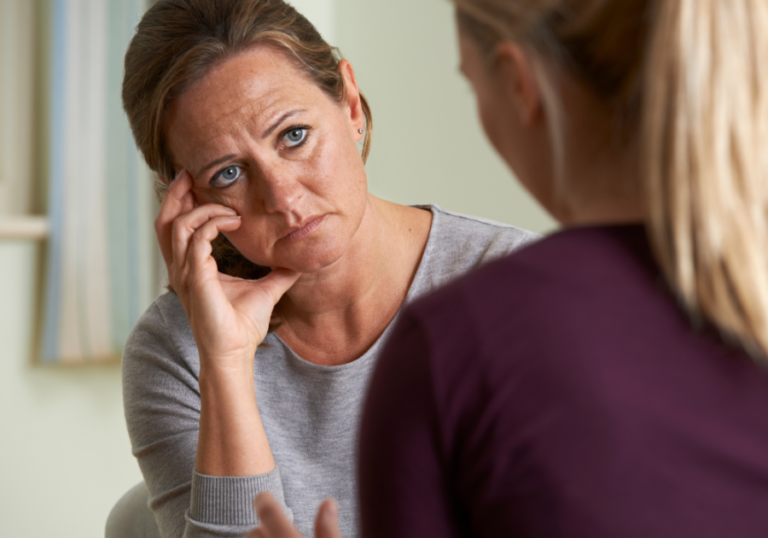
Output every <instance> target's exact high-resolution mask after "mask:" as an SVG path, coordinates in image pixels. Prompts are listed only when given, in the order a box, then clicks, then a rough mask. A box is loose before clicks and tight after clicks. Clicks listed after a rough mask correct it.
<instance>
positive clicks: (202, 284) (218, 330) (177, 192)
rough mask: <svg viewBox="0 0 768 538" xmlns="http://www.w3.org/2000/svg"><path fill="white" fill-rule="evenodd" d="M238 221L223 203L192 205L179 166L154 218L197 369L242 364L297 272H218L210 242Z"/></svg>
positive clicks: (249, 357)
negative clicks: (250, 275)
mask: <svg viewBox="0 0 768 538" xmlns="http://www.w3.org/2000/svg"><path fill="white" fill-rule="evenodd" d="M239 226H240V217H239V216H238V215H237V214H236V213H235V211H234V210H232V209H230V208H228V207H225V206H222V205H218V204H206V205H202V206H199V207H195V199H194V195H193V193H192V178H191V176H190V175H189V173H188V172H186V171H184V170H183V171H182V172H180V173H179V175H178V176H176V179H175V180H174V181H173V182H172V183H171V186H170V188H169V189H168V194H167V195H166V197H165V200H163V203H162V206H161V207H160V212H159V214H158V216H157V219H156V220H155V231H156V233H157V239H158V242H159V243H160V250H161V251H162V253H163V258H164V259H165V265H166V267H167V268H168V280H169V281H170V284H171V286H172V287H173V289H174V291H175V292H176V293H177V294H178V296H179V299H180V300H181V303H182V305H183V306H184V310H185V311H186V312H187V317H188V318H189V322H190V325H191V327H192V333H193V334H194V336H195V341H196V343H197V347H198V350H199V352H200V361H201V368H214V369H217V370H218V369H222V370H229V369H242V368H243V367H246V368H247V367H248V364H250V361H252V360H253V357H254V355H255V353H256V348H257V347H258V345H259V344H260V343H261V342H262V341H263V340H264V338H265V337H266V335H267V330H268V328H269V320H270V317H271V315H272V310H273V308H274V306H275V304H276V303H277V301H279V300H280V297H282V295H283V294H284V293H285V292H286V291H287V290H288V289H289V288H290V287H291V286H292V285H293V284H294V283H295V282H296V280H297V279H298V277H299V273H297V272H295V271H291V270H288V269H280V268H276V269H273V270H272V272H271V273H270V274H269V275H268V276H266V277H264V278H262V279H259V280H255V281H251V280H243V279H239V278H235V277H231V276H228V275H224V274H222V273H219V271H218V268H217V266H216V261H215V260H214V259H213V257H212V256H211V252H212V248H211V241H213V240H214V239H215V238H216V237H217V236H218V234H219V232H231V231H234V230H236V229H237V228H238V227H239Z"/></svg>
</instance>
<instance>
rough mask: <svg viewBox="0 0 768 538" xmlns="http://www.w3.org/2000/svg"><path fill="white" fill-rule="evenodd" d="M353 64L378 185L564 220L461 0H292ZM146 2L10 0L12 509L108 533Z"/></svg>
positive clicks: (1, 363) (132, 291)
mask: <svg viewBox="0 0 768 538" xmlns="http://www.w3.org/2000/svg"><path fill="white" fill-rule="evenodd" d="M291 3H293V4H294V5H295V6H296V7H297V8H298V9H299V11H301V12H302V13H304V14H305V15H306V16H307V17H308V18H309V19H310V20H311V21H312V22H313V23H314V24H315V25H316V26H317V27H318V29H319V30H320V31H321V33H322V34H323V36H324V37H325V38H326V39H327V40H328V41H329V42H330V43H331V44H335V45H336V46H338V47H339V48H340V49H341V52H342V54H343V55H344V56H345V57H346V58H347V59H349V60H350V62H351V63H352V65H353V66H354V68H355V70H356V73H357V79H358V83H359V85H360V87H361V88H362V90H363V91H364V92H365V94H366V95H367V97H368V99H369V101H370V103H371V107H372V109H373V116H374V122H375V135H374V138H373V149H372V153H371V156H370V159H369V161H368V173H369V182H370V190H371V191H372V192H373V193H374V194H376V195H378V196H381V197H383V198H387V199H389V200H393V201H397V202H401V203H407V204H417V203H437V204H438V205H440V206H442V207H443V208H446V209H449V210H452V211H456V212H460V213H467V214H472V215H478V216H482V217H485V218H489V219H493V220H498V221H502V222H507V223H511V224H514V225H517V226H520V227H523V228H528V229H530V230H534V231H538V232H546V231H549V230H551V229H553V228H554V224H553V221H552V220H551V219H550V218H549V217H548V216H547V215H545V214H544V213H543V212H542V210H541V209H540V208H539V207H538V206H537V205H536V204H535V203H534V202H533V201H532V200H531V198H530V197H529V196H528V195H527V194H526V193H525V192H524V191H523V190H522V189H521V188H520V187H518V186H517V185H516V183H515V182H514V180H513V178H512V176H511V175H510V174H509V172H508V171H507V170H506V168H505V167H504V165H503V164H502V162H501V161H500V159H499V158H498V157H497V156H496V155H495V154H494V153H493V151H492V149H491V148H490V146H489V145H488V143H487V142H486V140H485V138H484V136H483V134H482V131H481V128H480V125H479V122H478V120H477V118H476V114H475V105H474V98H473V96H472V93H471V90H470V87H469V85H468V84H467V82H465V81H464V80H463V79H462V77H461V76H460V75H459V73H458V54H457V44H456V37H455V31H454V23H453V16H452V9H451V6H450V3H449V2H448V0H418V1H413V0H386V1H382V0H293V2H291ZM146 7H147V6H146V1H145V0H0V404H1V405H0V431H1V432H2V442H1V443H0V466H1V468H0V477H1V478H0V521H1V522H2V530H1V531H0V533H1V534H2V535H3V536H13V537H15V538H26V537H29V538H32V537H34V538H42V537H56V538H75V537H77V538H83V537H90V536H103V532H104V531H103V529H104V523H105V520H106V517H107V514H108V513H109V510H110V509H111V507H112V505H113V504H114V503H115V501H116V500H117V499H118V498H119V497H120V496H121V495H122V494H123V493H124V492H125V491H126V490H127V489H128V488H130V487H131V486H132V485H133V484H135V483H136V482H138V481H139V480H141V475H140V473H139V470H138V466H137V464H136V462H135V460H134V459H133V457H132V456H131V454H130V445H129V442H128V437H127V434H126V432H125V425H124V421H123V411H122V403H121V394H120V366H119V357H120V349H121V345H122V341H123V340H124V338H125V335H126V334H127V332H128V331H129V330H130V327H131V326H132V324H133V323H134V322H135V320H136V318H137V317H138V316H139V315H140V313H141V312H142V311H143V310H144V309H145V308H146V307H147V306H148V304H149V303H150V302H151V301H152V299H153V298H154V297H155V296H156V294H157V293H158V292H159V290H160V286H161V282H159V280H160V277H159V275H160V270H159V264H158V262H159V260H158V257H157V256H156V252H155V246H154V243H153V237H152V231H151V222H152V219H153V218H154V211H155V202H154V200H153V195H152V193H151V178H150V174H149V172H148V171H147V170H146V169H145V168H144V166H143V163H142V162H141V160H140V158H139V156H138V155H137V154H136V151H135V148H134V147H133V142H132V140H131V137H130V132H129V130H128V126H127V121H126V120H125V117H124V115H123V113H122V110H121V108H120V82H121V76H122V55H123V54H124V51H125V48H126V46H127V44H128V41H129V40H130V37H131V34H132V31H133V29H134V28H135V25H136V24H137V22H138V20H139V18H140V16H141V14H142V12H143V10H144V9H145V8H146Z"/></svg>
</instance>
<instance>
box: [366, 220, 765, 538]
mask: <svg viewBox="0 0 768 538" xmlns="http://www.w3.org/2000/svg"><path fill="white" fill-rule="evenodd" d="M359 472H360V495H361V510H362V530H363V536H364V537H365V538H375V537H378V536H381V537H387V538H392V537H409V536H414V537H443V536H446V537H447V536H514V537H521V538H522V537H534V536H535V537H547V538H560V537H568V538H575V537H583V538H602V537H605V538H608V537H610V538H617V537H621V538H624V537H627V538H628V537H637V538H664V537H670V538H688V537H690V538H709V537H729V538H731V537H733V538H766V537H768V373H766V370H765V369H762V368H760V367H758V366H756V365H755V363H754V362H753V361H752V360H751V359H750V358H749V357H747V356H746V355H745V354H744V353H741V352H738V351H734V350H732V349H729V348H728V347H726V346H725V345H723V344H722V343H721V341H720V339H719V338H718V337H717V335H716V334H715V333H714V332H713V331H707V330H698V331H697V330H694V329H692V326H691V323H690V322H689V321H688V319H687V317H686V316H685V315H684V314H683V313H682V312H681V310H680V309H679V308H678V307H677V305H676V302H675V300H674V299H673V298H672V297H671V296H670V294H669V293H667V292H666V291H665V286H664V284H663V280H662V278H661V276H660V273H659V271H658V269H657V268H656V266H655V264H654V262H653V260H652V257H651V254H650V251H649V248H648V243H647V241H646V238H645V234H644V230H643V228H642V227H640V226H616V227H592V228H577V229H571V230H566V231H563V232H559V233H557V234H555V235H553V236H550V237H549V238H547V239H544V240H542V241H541V242H539V243H537V244H534V245H532V246H530V247H528V248H526V249H524V250H522V251H519V252H517V253H515V254H513V255H511V256H509V257H507V258H504V259H503V260H500V261H497V262H494V263H492V264H490V265H487V266H485V267H484V268H482V269H480V270H478V271H477V272H475V273H473V274H471V275H469V276H467V277H464V278H462V279H461V280H459V281H457V282H455V283H454V284H452V285H450V286H448V287H447V288H444V289H442V290H440V291H438V292H437V293H435V294H433V295H431V296H428V297H426V298H424V299H422V300H420V301H418V302H416V303H414V304H413V305H411V306H410V307H409V308H408V309H407V310H406V312H405V313H404V314H403V316H402V318H401V320H400V322H399V324H398V327H397V329H396V331H395V333H394V334H393V335H392V338H391V340H390V342H389V344H388V345H387V347H386V349H385V351H384V353H383V356H382V357H381V359H380V362H379V364H378V366H377V369H376V372H375V374H374V378H373V381H372V384H371V388H370V394H369V397H368V401H367V404H366V406H365V411H364V417H363V426H362V432H361V446H360V471H359Z"/></svg>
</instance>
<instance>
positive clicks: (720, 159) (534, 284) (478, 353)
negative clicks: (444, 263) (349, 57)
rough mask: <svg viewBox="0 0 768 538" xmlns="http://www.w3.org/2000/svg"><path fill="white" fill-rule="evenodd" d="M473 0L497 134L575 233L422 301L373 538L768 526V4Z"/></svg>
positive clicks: (385, 403)
mask: <svg viewBox="0 0 768 538" xmlns="http://www.w3.org/2000/svg"><path fill="white" fill-rule="evenodd" d="M455 4H456V8H457V15H458V27H459V35H460V40H461V57H462V60H461V62H462V70H463V72H464V74H465V75H466V77H467V78H468V79H469V81H470V82H471V84H472V85H473V87H474V90H475V93H476V96H477V101H478V107H479V111H480V116H481V118H482V122H483V125H484V128H485V131H486V133H487V135H488V138H489V139H490V141H491V143H492V144H493V146H494V147H495V148H496V150H497V151H498V152H499V153H500V154H501V156H502V157H503V158H504V159H505V161H506V162H507V164H508V165H509V166H510V168H511V169H512V170H513V171H514V172H515V175H516V176H517V177H518V178H519V179H520V181H521V182H522V183H523V184H524V185H525V186H526V187H527V188H528V189H529V190H530V192H532V193H533V194H534V195H535V196H536V198H537V199H538V200H539V201H540V202H541V204H542V205H543V206H544V207H546V208H547V210H548V211H549V212H550V213H551V214H552V215H553V216H555V217H556V218H557V219H558V220H559V221H560V222H561V223H562V224H563V230H562V231H560V232H558V233H555V234H553V235H552V236H551V237H548V238H546V239H544V240H542V241H541V242H539V243H537V244H535V245H533V246H531V247H529V248H527V249H525V250H523V251H521V252H518V253H515V254H512V255H510V256H509V257H507V258H506V259H504V260H501V261H498V262H494V263H492V264H490V265H487V266H485V267H484V268H482V269H480V270H479V271H478V272H476V273H474V274H472V275H471V276H468V277H465V278H463V279H461V280H459V281H458V282H456V283H454V284H451V285H449V286H448V287H447V288H445V289H443V290H441V291H439V292H437V293H436V294H434V295H431V296H429V297H427V298H424V299H422V300H420V301H417V302H416V303H414V304H413V305H411V306H410V307H409V308H408V309H407V310H406V312H405V313H404V314H403V316H402V317H401V319H400V322H399V324H398V327H397V328H396V330H395V331H394V333H393V335H392V338H391V340H390V342H389V344H388V345H387V347H386V349H385V350H384V352H383V355H382V358H381V360H380V362H379V364H378V366H377V369H376V371H375V374H374V377H373V381H372V384H371V388H370V393H369V396H368V401H367V404H366V407H365V411H364V416H363V426H362V433H361V448H360V454H361V459H360V464H359V473H360V487H361V509H362V530H363V536H365V538H375V537H379V536H381V537H392V536H397V537H400V538H403V537H409V536H414V537H417V536H418V537H422V536H430V537H443V536H445V537H448V536H515V537H521V538H524V537H548V538H560V537H569V538H570V537H573V538H575V537H590V538H600V537H606V538H608V537H610V538H615V537H622V538H648V537H654V538H661V537H669V538H673V537H674V538H681V537H686V538H689V537H691V538H692V537H696V538H705V537H706V538H710V537H711V538H714V537H731V536H733V537H736V536H738V537H739V538H762V537H765V536H766V535H768V418H766V417H767V412H768V371H767V370H766V367H768V221H767V219H768V2H765V0H455ZM392 394H397V398H396V399H394V400H393V399H392V398H391V395H392ZM259 503H260V506H259V507H260V510H261V512H262V514H264V515H265V516H271V517H270V518H269V519H267V518H266V517H265V522H266V521H267V520H268V521H269V522H270V526H267V527H265V528H263V529H262V530H260V531H259V532H258V533H256V534H255V536H260V537H266V536H290V535H291V534H290V532H284V533H277V534H276V533H274V532H272V531H273V530H275V529H277V530H280V529H279V525H277V524H275V520H276V519H277V518H275V517H274V516H275V512H274V511H270V510H269V508H270V504H269V502H268V499H264V498H261V499H260V500H259ZM329 515H332V505H331V504H329V505H327V506H326V509H325V510H324V511H323V512H321V518H320V520H319V521H320V523H321V524H323V523H324V522H325V521H327V520H328V519H332V518H328V516H329ZM321 530H322V531H323V532H324V533H325V534H324V536H333V535H334V534H333V532H331V531H332V528H331V530H330V531H329V530H328V529H327V528H326V527H325V526H324V525H321Z"/></svg>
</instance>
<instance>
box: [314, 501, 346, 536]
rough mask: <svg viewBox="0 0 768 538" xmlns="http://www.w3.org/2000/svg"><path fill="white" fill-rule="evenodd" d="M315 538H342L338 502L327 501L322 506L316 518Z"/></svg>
mask: <svg viewBox="0 0 768 538" xmlns="http://www.w3.org/2000/svg"><path fill="white" fill-rule="evenodd" d="M315 538H341V532H340V531H339V508H338V505H337V504H336V501H335V500H333V499H326V500H325V501H323V504H321V505H320V509H319V510H318V511H317V517H316V518H315Z"/></svg>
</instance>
